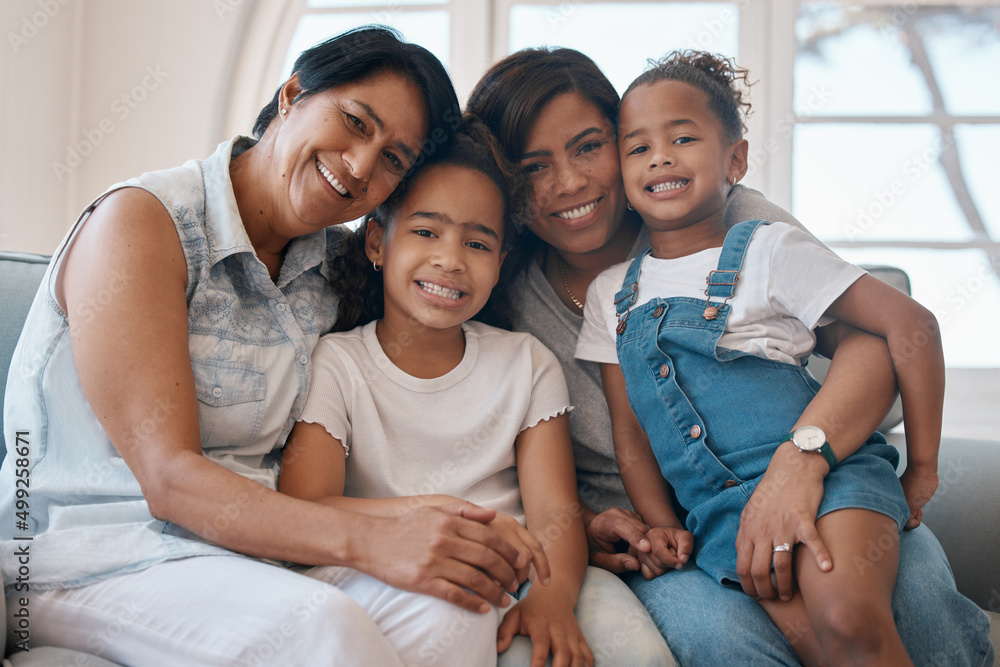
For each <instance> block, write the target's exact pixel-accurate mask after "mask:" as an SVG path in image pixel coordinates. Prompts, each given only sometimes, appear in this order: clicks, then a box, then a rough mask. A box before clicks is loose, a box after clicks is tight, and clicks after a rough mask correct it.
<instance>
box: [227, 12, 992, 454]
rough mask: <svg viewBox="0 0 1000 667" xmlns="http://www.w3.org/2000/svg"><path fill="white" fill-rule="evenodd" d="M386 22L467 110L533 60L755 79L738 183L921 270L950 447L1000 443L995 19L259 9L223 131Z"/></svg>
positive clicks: (840, 246)
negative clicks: (690, 56) (496, 77)
mask: <svg viewBox="0 0 1000 667" xmlns="http://www.w3.org/2000/svg"><path fill="white" fill-rule="evenodd" d="M372 22H380V23H388V24H390V25H393V26H395V27H397V28H398V29H399V30H400V31H401V32H402V33H403V34H404V36H405V37H406V38H407V39H410V40H412V41H416V42H418V43H420V44H423V45H425V46H426V47H428V48H429V49H430V50H431V51H432V52H434V53H435V54H436V55H438V56H439V57H440V58H441V59H442V62H444V63H445V66H446V67H448V69H449V72H450V74H451V76H452V80H453V81H454V83H455V87H456V89H457V91H458V94H459V99H461V100H464V99H465V98H467V96H468V93H469V91H470V90H471V89H472V86H473V85H474V84H475V83H476V81H477V80H478V79H479V76H480V75H481V74H482V72H483V71H485V69H486V68H487V67H488V66H489V65H490V63H492V62H495V61H496V60H498V59H499V58H502V57H503V56H504V55H506V54H507V53H509V52H511V51H514V50H517V49H519V48H522V47H524V46H537V45H549V46H568V47H572V48H576V49H579V50H580V51H583V52H584V53H587V54H588V55H590V56H591V57H592V58H594V60H595V61H596V62H597V63H598V64H599V65H600V66H601V68H602V69H603V70H604V71H605V72H606V73H607V74H608V76H609V78H610V79H611V80H612V82H613V83H614V84H615V86H616V87H617V88H618V89H619V91H621V90H623V89H624V87H625V86H626V85H627V84H628V82H629V81H631V79H632V78H634V77H635V76H636V75H637V74H638V73H639V72H640V71H641V70H642V68H643V66H644V65H645V61H646V59H647V58H657V57H659V56H661V55H663V54H665V53H667V52H668V51H671V50H673V49H678V48H700V49H706V50H710V51H715V52H720V53H723V54H725V55H730V56H732V55H735V56H736V57H737V61H738V62H739V64H740V65H742V66H744V67H747V68H748V69H750V71H751V73H752V75H753V78H755V79H757V83H756V84H755V85H754V87H753V90H752V94H751V101H752V102H753V104H754V115H753V116H751V118H750V119H749V123H748V125H749V133H748V139H749V140H750V148H751V150H750V171H749V173H748V174H747V176H746V177H745V178H744V180H743V182H744V183H746V184H747V185H750V186H751V187H756V188H758V189H760V190H762V191H763V192H765V193H766V194H767V195H768V197H769V198H770V199H771V200H772V201H774V202H776V203H778V204H779V205H781V206H784V207H785V208H788V209H790V210H791V211H792V212H793V213H794V214H795V215H796V216H797V217H798V218H800V219H801V220H803V221H804V222H805V223H806V224H807V225H808V226H809V228H810V229H811V230H813V231H814V232H815V233H816V234H817V235H818V236H820V238H822V239H823V240H824V241H826V242H827V243H829V244H830V245H831V246H832V247H834V248H835V249H836V250H837V252H839V253H840V254H841V255H843V256H844V257H845V258H847V259H849V260H850V261H853V262H856V263H862V264H890V265H896V266H900V267H902V268H903V269H905V270H906V271H907V272H908V274H909V276H910V278H911V281H912V288H913V294H914V296H915V297H916V298H917V299H918V300H919V301H920V302H921V303H923V304H924V305H926V306H927V307H929V308H930V309H931V310H932V311H934V313H935V314H936V315H937V316H938V319H939V321H940V322H941V324H942V331H943V337H944V342H945V360H946V364H947V365H948V367H949V371H948V401H949V402H950V406H951V407H949V403H948V402H946V407H945V410H946V415H945V417H946V423H948V424H949V426H948V428H947V429H946V432H947V433H948V434H950V435H965V436H975V437H988V438H993V437H995V428H996V426H997V425H998V424H997V423H996V420H997V419H998V418H997V417H991V415H992V414H993V412H994V411H992V410H991V409H990V408H992V406H993V405H994V404H995V402H996V401H997V400H1000V394H998V393H997V392H998V391H1000V389H997V388H1000V346H997V345H990V344H988V343H987V341H989V340H991V336H990V334H989V333H987V332H992V331H996V330H998V329H1000V279H998V274H1000V199H998V198H997V197H990V196H989V192H990V188H991V187H992V181H994V180H995V177H993V175H994V174H995V173H997V170H996V169H995V168H993V164H992V163H991V162H990V158H991V157H992V156H994V155H997V154H1000V87H998V86H996V85H995V83H994V82H995V80H996V75H995V73H996V72H998V71H1000V8H998V7H997V6H995V3H993V2H989V1H988V0H964V1H962V0H938V1H937V3H936V4H933V5H932V4H930V3H922V2H913V1H911V0H856V1H851V0H844V1H841V2H817V1H815V0H796V1H795V2H789V1H788V0H754V1H753V2H750V0H731V1H729V2H720V1H714V0H703V1H702V2H684V1H666V2H662V1H661V2H652V1H647V0H634V1H629V2H609V1H604V2H601V1H598V0H356V1H354V2H348V1H347V0H276V1H275V2H273V3H270V2H268V3H256V5H255V9H254V12H253V16H252V17H251V21H250V28H249V29H248V35H249V38H248V40H247V44H248V46H246V47H245V48H244V51H243V53H241V54H238V56H239V57H238V58H237V62H240V63H241V66H240V68H239V69H238V70H237V71H236V72H235V74H236V75H235V76H234V77H233V81H232V84H231V87H230V93H229V96H228V98H227V109H226V116H225V118H224V119H223V129H224V130H230V129H231V130H233V131H232V132H228V133H225V134H227V135H231V134H233V133H235V131H239V130H240V129H245V119H246V118H247V117H251V118H252V117H253V116H254V115H255V114H256V111H257V110H258V109H259V107H260V105H261V104H262V102H263V100H264V99H267V98H269V97H270V95H271V94H272V93H273V91H274V86H275V83H276V82H277V81H278V80H279V79H280V77H281V76H285V75H287V74H286V71H287V70H288V69H290V63H291V58H293V57H294V54H296V53H297V52H298V51H300V50H301V49H302V48H304V47H305V46H308V45H309V44H310V43H314V42H315V41H318V39H320V38H325V37H326V36H328V35H330V34H332V33H335V32H339V31H340V30H342V29H346V28H348V27H352V26H355V25H360V24H364V23H372ZM250 45H252V47H251V46H250ZM262 45H267V48H262ZM290 53H291V54H293V55H289V54H290ZM949 410H950V411H951V415H952V416H951V417H949ZM991 419H992V420H993V422H991V421H990V420H991Z"/></svg>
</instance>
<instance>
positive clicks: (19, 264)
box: [0, 251, 49, 459]
mask: <svg viewBox="0 0 1000 667" xmlns="http://www.w3.org/2000/svg"><path fill="white" fill-rule="evenodd" d="M48 264H49V257H48V256H46V255H33V254H29V253H24V252H2V251H0V434H3V409H2V408H3V396H4V391H6V389H7V373H8V372H9V371H10V358H11V357H12V356H13V355H14V347H15V346H16V345H17V339H18V338H19V337H20V336H21V329H22V328H23V327H24V320H25V318H26V317H27V316H28V309H29V308H30V307H31V302H32V300H34V298H35V292H37V291H38V285H39V284H40V283H41V282H42V275H44V274H45V269H46V268H47V267H48ZM5 452H6V447H5V445H4V441H3V438H2V437H0V459H2V458H3V455H4V453H5Z"/></svg>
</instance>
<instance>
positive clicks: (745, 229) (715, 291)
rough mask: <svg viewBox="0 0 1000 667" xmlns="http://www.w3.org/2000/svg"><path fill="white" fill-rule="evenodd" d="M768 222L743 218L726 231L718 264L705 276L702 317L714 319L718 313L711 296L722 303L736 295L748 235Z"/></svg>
mask: <svg viewBox="0 0 1000 667" xmlns="http://www.w3.org/2000/svg"><path fill="white" fill-rule="evenodd" d="M769 224H771V223H770V222H766V221H764V220H745V221H743V222H740V223H738V224H735V225H733V226H732V227H731V228H730V229H729V232H727V233H726V240H725V241H723V243H722V253H721V254H720V255H719V264H718V266H717V267H716V268H715V269H714V270H713V271H709V272H708V277H707V278H705V284H706V285H708V287H706V288H705V295H706V296H707V297H708V299H707V300H706V301H705V312H704V318H705V319H706V320H714V319H715V318H716V317H718V315H719V306H714V305H712V297H713V296H714V297H721V298H722V305H723V306H725V305H726V302H727V301H729V300H730V299H732V298H733V297H734V296H735V295H736V283H737V282H739V280H740V268H741V267H742V266H743V257H744V256H745V255H746V252H747V246H748V245H750V237H752V236H753V233H754V231H756V230H757V227H758V226H759V225H769Z"/></svg>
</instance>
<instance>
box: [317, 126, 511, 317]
mask: <svg viewBox="0 0 1000 667" xmlns="http://www.w3.org/2000/svg"><path fill="white" fill-rule="evenodd" d="M439 165H451V166H456V167H464V168H467V169H472V170H474V171H478V172H480V173H481V174H483V175H485V176H486V177H487V178H488V179H490V181H491V182H492V183H493V184H494V185H496V186H497V189H498V190H499V191H500V198H501V201H503V207H504V210H503V241H502V249H503V250H504V251H507V250H508V249H509V248H510V247H511V246H512V245H514V244H515V243H516V239H517V237H518V234H519V229H520V227H521V226H522V223H523V220H524V215H525V208H526V205H527V203H528V202H529V200H530V195H531V184H530V182H529V180H528V177H527V175H526V174H525V173H524V172H523V171H522V170H521V169H519V168H518V167H517V166H516V165H514V164H512V163H511V162H510V161H509V160H507V158H506V157H504V154H503V151H502V150H501V149H500V146H499V145H498V144H497V140H496V137H494V135H493V133H492V132H490V130H489V129H488V128H487V127H486V126H485V125H484V124H483V123H482V122H481V121H480V120H479V119H478V118H476V117H475V116H472V115H471V114H466V115H465V117H464V118H463V121H462V125H461V126H460V128H459V129H458V132H457V134H456V136H455V141H454V143H453V144H452V146H451V148H450V149H449V150H448V152H447V153H444V154H439V155H438V156H437V157H435V158H434V159H433V161H431V162H429V163H427V164H426V165H424V166H423V167H421V168H420V169H419V170H417V171H416V172H414V173H413V174H411V175H410V176H409V177H408V178H407V179H405V180H404V181H403V182H401V183H400V185H399V187H397V188H396V190H395V191H394V192H393V193H392V194H391V195H390V196H389V198H388V199H387V200H386V201H384V202H383V203H382V204H381V205H379V206H378V208H376V209H375V210H374V211H373V212H372V213H370V214H369V215H368V216H367V218H366V219H365V224H363V225H362V226H361V227H359V228H358V229H357V230H356V231H355V232H354V233H353V234H351V235H350V237H348V239H347V240H346V241H345V243H344V246H343V248H342V250H341V251H340V252H339V253H338V254H337V257H336V258H335V259H334V262H333V275H332V276H331V284H332V286H333V290H334V292H335V293H336V294H337V297H338V299H339V315H338V318H337V323H336V324H335V325H334V328H333V331H349V330H350V329H353V328H354V327H357V326H361V325H363V324H367V323H368V322H371V321H372V320H377V319H381V318H382V317H383V316H384V315H385V296H384V287H383V283H382V274H381V273H379V272H377V271H375V269H374V267H373V266H372V264H371V262H369V261H368V256H367V255H366V254H365V237H366V235H367V234H366V231H367V227H368V221H369V220H374V221H375V223H376V224H378V225H379V226H380V227H383V228H388V226H389V225H391V224H392V223H393V220H394V218H395V215H396V213H397V211H398V209H399V206H400V204H401V203H402V202H403V200H404V199H405V198H406V194H407V192H408V191H409V188H410V187H411V186H412V184H413V182H414V180H415V179H417V178H420V176H421V174H423V173H424V171H426V170H428V169H430V168H432V167H434V166H439ZM510 297H511V293H510V290H507V289H497V288H494V290H493V291H492V293H491V294H490V298H489V300H488V301H487V302H486V305H485V306H483V308H482V310H480V311H479V312H478V313H477V314H476V315H475V316H474V317H473V319H475V320H478V321H480V322H485V323H486V324H491V325H493V326H498V327H502V328H505V329H509V328H511V322H512V307H511V301H510Z"/></svg>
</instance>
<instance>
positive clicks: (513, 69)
mask: <svg viewBox="0 0 1000 667" xmlns="http://www.w3.org/2000/svg"><path fill="white" fill-rule="evenodd" d="M565 93H577V94H578V95H580V97H582V98H583V99H585V100H587V101H588V102H590V103H591V104H593V105H594V106H595V107H597V109H598V110H599V111H600V112H601V114H602V115H603V116H604V118H605V119H606V120H607V121H608V123H609V124H610V126H611V128H612V130H613V131H615V132H617V131H618V104H619V102H620V100H619V97H618V92H617V91H616V90H615V87H614V86H613V85H611V82H610V81H609V80H608V77H606V76H605V75H604V72H602V71H601V68H600V67H598V66H597V64H596V63H595V62H594V61H593V60H591V59H590V58H588V57H587V56H586V55H584V54H582V53H580V52H579V51H576V50H574V49H566V48H546V47H542V48H531V49H522V50H521V51H517V52H516V53H512V54H511V55H509V56H507V57H506V58H504V59H503V60H501V61H499V62H497V63H496V64H494V65H493V66H492V67H490V69H489V70H487V71H486V74H484V75H483V77H482V78H481V79H480V80H479V83H477V84H476V87H475V88H474V89H473V90H472V93H471V94H470V95H469V102H468V104H467V105H466V111H468V112H470V113H473V114H475V115H476V116H478V117H479V118H481V119H482V121H483V122H484V123H486V126H487V127H488V128H490V130H491V131H492V132H493V134H494V135H496V137H497V140H498V141H499V142H500V146H501V147H502V148H503V151H504V154H505V155H506V156H507V158H508V159H509V160H511V161H512V162H515V163H516V162H517V161H518V160H520V158H521V155H522V154H523V153H524V146H525V144H526V143H527V141H528V135H529V134H530V133H531V128H532V127H533V126H534V125H535V121H536V120H538V116H539V114H541V112H542V110H543V109H544V108H545V107H546V106H547V105H548V104H549V102H551V101H552V100H553V99H555V98H556V97H558V96H559V95H563V94H565ZM543 245H544V242H543V241H542V240H541V239H539V238H538V237H537V236H535V235H534V234H533V233H531V232H530V231H529V230H525V231H524V233H522V234H520V235H519V237H518V239H517V243H516V245H515V247H513V248H512V249H511V251H510V253H509V254H508V256H507V260H506V261H505V262H504V265H503V270H502V271H501V275H500V282H499V283H498V284H497V286H496V288H494V292H497V291H500V290H504V291H507V290H510V289H513V283H514V282H515V281H516V280H517V277H518V276H519V275H520V274H521V273H522V272H523V271H524V270H525V269H526V268H527V266H528V264H529V263H530V261H531V258H532V257H534V256H535V255H536V254H537V252H538V250H539V249H540V248H541V247H542V246H543Z"/></svg>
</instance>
